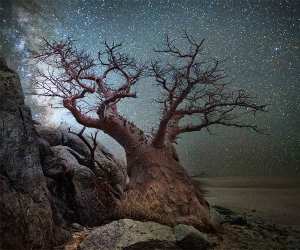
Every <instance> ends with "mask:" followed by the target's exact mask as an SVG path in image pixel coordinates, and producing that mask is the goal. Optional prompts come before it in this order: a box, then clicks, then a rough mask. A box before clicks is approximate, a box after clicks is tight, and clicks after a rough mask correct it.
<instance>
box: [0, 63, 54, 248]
mask: <svg viewBox="0 0 300 250" xmlns="http://www.w3.org/2000/svg"><path fill="white" fill-rule="evenodd" d="M36 141H37V136H36V134H35V130H34V127H33V121H32V118H31V113H30V109H29V108H28V107H26V105H25V104H24V95H23V92H22V88H21V84H20V80H19V78H18V75H17V74H16V73H14V72H13V71H11V70H10V69H8V67H7V66H6V64H5V62H4V61H3V60H0V190H1V192H0V193H1V194H0V222H1V223H0V235H1V236H0V237H1V240H0V249H7V250H8V249H25V250H26V249H51V247H52V245H53V244H54V243H55V241H56V235H57V234H56V231H57V230H58V228H57V227H56V225H55V223H54V221H53V214H52V209H51V205H50V202H49V200H48V197H49V193H48V190H47V186H46V179H45V177H44V175H43V171H42V166H41V164H40V158H39V149H38V146H37V143H36Z"/></svg>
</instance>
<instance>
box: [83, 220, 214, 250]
mask: <svg viewBox="0 0 300 250" xmlns="http://www.w3.org/2000/svg"><path fill="white" fill-rule="evenodd" d="M209 246H210V244H209V242H208V240H207V237H206V235H205V234H202V233H201V232H199V231H198V230H197V229H195V228H194V227H192V226H187V225H178V226H176V227H174V228H172V227H169V226H165V225H161V224H158V223H155V222H141V221H135V220H131V219H122V220H118V221H114V222H112V223H110V224H107V225H104V226H101V227H97V228H95V229H93V230H92V231H91V232H90V233H89V234H88V236H87V237H86V238H85V239H84V240H83V241H82V242H81V244H80V246H79V249H81V250H96V249H97V250H98V249H102V250H121V249H128V250H129V249H158V250H159V249H170V250H171V249H172V250H180V249H181V250H182V249H184V250H191V249H193V250H201V249H203V250H204V249H208V247H209Z"/></svg>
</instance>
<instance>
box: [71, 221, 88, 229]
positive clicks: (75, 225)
mask: <svg viewBox="0 0 300 250" xmlns="http://www.w3.org/2000/svg"><path fill="white" fill-rule="evenodd" d="M71 226H72V228H74V229H75V230H77V231H84V230H85V227H84V226H82V225H80V224H78V223H72V225H71Z"/></svg>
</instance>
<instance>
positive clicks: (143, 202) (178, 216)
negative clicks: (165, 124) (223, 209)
mask: <svg viewBox="0 0 300 250" xmlns="http://www.w3.org/2000/svg"><path fill="white" fill-rule="evenodd" d="M127 162H128V174H129V178H130V184H129V187H128V190H127V192H126V196H125V198H124V200H123V201H122V202H121V204H120V211H119V212H120V213H121V216H122V217H127V218H128V217H130V218H134V219H143V220H144V219H147V220H153V221H157V222H159V223H164V224H168V225H176V224H180V223H183V224H189V225H193V226H195V227H196V228H198V229H200V230H202V231H212V230H214V229H213V227H212V225H211V223H210V219H209V208H208V203H207V201H206V200H205V199H204V197H203V194H202V192H201V191H200V189H199V188H197V187H195V186H194V185H193V182H192V180H191V178H190V177H189V176H188V174H187V173H186V171H185V169H184V168H183V167H182V166H181V165H180V163H179V162H178V161H177V160H176V157H174V152H173V151H172V150H170V149H169V148H166V147H164V148H161V149H157V148H154V147H153V146H151V145H141V147H139V148H137V149H136V150H135V151H134V152H131V153H130V154H127Z"/></svg>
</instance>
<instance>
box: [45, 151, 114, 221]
mask: <svg viewBox="0 0 300 250" xmlns="http://www.w3.org/2000/svg"><path fill="white" fill-rule="evenodd" d="M47 151H48V154H46V155H45V156H44V158H43V171H44V174H45V176H47V177H48V188H49V190H50V193H51V197H52V198H51V201H52V206H53V208H54V209H55V212H56V213H55V215H56V217H55V218H56V220H57V221H58V223H60V224H70V223H72V222H78V223H81V224H82V225H89V226H92V225H99V224H100V223H101V222H103V220H104V218H106V217H109V216H110V214H109V211H110V209H111V207H110V208H107V207H106V206H105V205H107V204H105V200H104V198H103V197H106V193H105V190H102V189H99V188H98V187H99V183H101V182H102V180H98V178H97V176H96V175H95V173H94V172H93V171H92V170H91V169H90V168H88V167H87V166H84V165H81V164H80V163H79V162H78V160H77V158H78V157H79V158H82V157H83V156H81V155H80V154H79V153H77V152H75V151H74V150H73V149H71V148H69V147H67V146H62V145H58V146H52V147H50V148H49V150H47ZM74 155H75V156H76V157H75V156H74ZM110 205H112V204H110Z"/></svg>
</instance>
